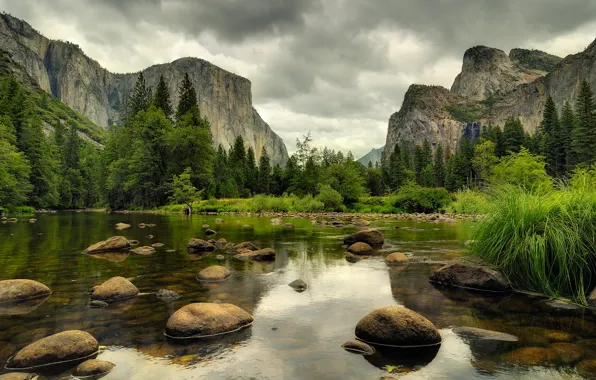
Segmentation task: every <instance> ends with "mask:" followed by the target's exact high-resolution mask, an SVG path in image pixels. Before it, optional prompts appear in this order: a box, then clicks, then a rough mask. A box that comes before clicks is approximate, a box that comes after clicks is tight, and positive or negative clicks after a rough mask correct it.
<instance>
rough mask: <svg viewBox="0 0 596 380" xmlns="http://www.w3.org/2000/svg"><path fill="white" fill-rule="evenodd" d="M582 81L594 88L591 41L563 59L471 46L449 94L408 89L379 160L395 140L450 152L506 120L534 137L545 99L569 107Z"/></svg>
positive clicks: (595, 57) (595, 58) (595, 61)
mask: <svg viewBox="0 0 596 380" xmlns="http://www.w3.org/2000/svg"><path fill="white" fill-rule="evenodd" d="M584 79H586V80H587V81H588V83H589V84H590V85H591V86H592V88H596V41H594V42H593V43H592V44H591V45H590V46H588V47H587V48H586V49H585V50H584V51H583V52H581V53H577V54H573V55H569V56H567V57H566V58H564V59H561V58H559V57H556V56H553V55H550V54H547V53H544V52H541V51H537V50H526V49H513V50H511V52H510V53H509V55H507V54H505V53H504V52H503V51H502V50H499V49H494V48H488V47H485V46H477V47H473V48H471V49H469V50H467V51H466V52H465V54H464V59H463V64H462V71H461V73H460V74H459V75H458V76H457V77H456V79H455V81H454V83H453V86H452V87H451V90H448V89H446V88H443V87H439V86H421V85H412V86H410V88H409V89H408V91H407V92H406V95H405V97H404V101H403V104H402V107H401V109H400V110H399V111H398V112H396V113H394V114H393V115H392V116H391V118H390V119H389V127H388V131H387V139H386V144H385V147H386V149H385V154H384V157H388V156H389V155H390V154H391V152H392V151H393V148H394V147H395V144H396V143H398V142H400V141H406V142H409V143H413V144H422V142H423V141H424V140H425V139H427V140H429V142H431V144H432V145H433V146H434V147H436V146H437V145H438V144H439V143H442V144H443V145H444V146H445V147H446V149H449V150H451V151H452V152H453V151H454V150H455V149H456V148H457V143H458V141H459V139H460V138H461V137H462V136H464V135H468V136H470V135H475V134H476V132H474V131H476V130H477V129H479V126H480V125H484V124H487V123H488V122H494V123H496V124H497V125H500V126H501V127H502V126H503V124H504V122H505V120H506V119H507V118H508V117H516V118H519V119H520V120H521V122H522V124H523V125H524V129H525V130H526V131H527V132H530V133H534V132H535V131H536V129H537V128H538V126H539V124H540V121H541V119H542V112H543V109H544V104H545V102H546V99H547V98H548V96H549V95H550V96H552V98H553V100H554V101H555V103H556V104H557V105H558V106H559V107H561V106H562V105H563V103H564V102H565V101H569V102H571V103H572V104H573V102H574V101H575V98H576V95H577V91H578V89H579V84H580V83H581V81H582V80H584Z"/></svg>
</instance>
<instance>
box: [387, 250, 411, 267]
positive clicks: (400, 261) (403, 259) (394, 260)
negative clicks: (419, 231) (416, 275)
mask: <svg viewBox="0 0 596 380" xmlns="http://www.w3.org/2000/svg"><path fill="white" fill-rule="evenodd" d="M408 261H409V259H408V256H406V255H405V254H403V253H401V252H393V253H390V254H389V255H388V256H387V257H385V263H386V264H387V265H405V264H407V263H408Z"/></svg>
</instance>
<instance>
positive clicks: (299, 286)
mask: <svg viewBox="0 0 596 380" xmlns="http://www.w3.org/2000/svg"><path fill="white" fill-rule="evenodd" d="M288 286H290V287H291V288H292V289H294V290H295V291H297V292H303V291H305V290H306V288H307V287H308V285H307V284H306V282H304V281H303V280H300V279H298V280H294V281H292V282H290V283H289V284H288Z"/></svg>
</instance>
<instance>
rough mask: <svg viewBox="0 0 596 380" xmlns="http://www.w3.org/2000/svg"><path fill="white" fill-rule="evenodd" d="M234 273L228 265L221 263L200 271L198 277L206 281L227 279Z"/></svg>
mask: <svg viewBox="0 0 596 380" xmlns="http://www.w3.org/2000/svg"><path fill="white" fill-rule="evenodd" d="M231 274H232V273H231V272H230V270H229V269H228V268H226V267H222V266H221V265H212V266H210V267H207V268H205V269H203V270H202V271H200V272H199V274H198V275H197V279H198V280H199V281H204V282H220V281H225V280H226V279H227V278H228V277H230V275H231Z"/></svg>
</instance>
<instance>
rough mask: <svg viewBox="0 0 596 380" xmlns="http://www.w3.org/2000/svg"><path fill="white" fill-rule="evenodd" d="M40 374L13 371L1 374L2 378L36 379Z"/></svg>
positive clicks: (6, 379)
mask: <svg viewBox="0 0 596 380" xmlns="http://www.w3.org/2000/svg"><path fill="white" fill-rule="evenodd" d="M37 378H38V376H37V375H36V374H34V373H23V372H12V373H6V374H4V375H0V380H35V379H37Z"/></svg>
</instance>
